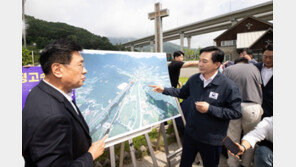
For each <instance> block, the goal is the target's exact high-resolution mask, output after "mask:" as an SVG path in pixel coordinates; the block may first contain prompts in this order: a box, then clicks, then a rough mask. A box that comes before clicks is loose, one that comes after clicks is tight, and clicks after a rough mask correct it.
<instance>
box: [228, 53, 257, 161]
mask: <svg viewBox="0 0 296 167" xmlns="http://www.w3.org/2000/svg"><path fill="white" fill-rule="evenodd" d="M248 62H249V61H248V59H246V58H245V57H241V58H239V59H236V60H235V61H234V63H235V64H234V65H233V66H231V67H228V68H226V69H225V70H224V71H223V73H222V74H224V75H225V76H226V77H228V78H229V79H231V80H232V81H233V82H235V83H236V84H237V85H238V87H239V89H240V93H241V96H242V103H241V109H242V117H241V118H240V119H236V120H231V121H230V123H229V127H228V130H227V136H229V137H230V138H231V139H232V140H234V141H235V142H240V139H241V133H242V132H243V134H247V133H248V132H250V131H251V130H253V129H254V128H255V126H256V125H257V124H258V123H259V122H260V120H261V116H262V114H263V110H262V108H261V104H262V90H261V85H262V80H261V75H260V72H259V70H258V69H257V68H256V67H255V66H254V65H252V64H249V63H248ZM253 155H254V150H253V149H249V150H248V151H247V152H246V153H245V154H244V155H243V157H242V162H241V164H240V162H239V161H238V160H237V159H236V158H234V157H232V156H228V160H227V163H228V165H229V166H230V167H239V166H240V165H241V166H244V167H250V166H251V163H252V161H253Z"/></svg>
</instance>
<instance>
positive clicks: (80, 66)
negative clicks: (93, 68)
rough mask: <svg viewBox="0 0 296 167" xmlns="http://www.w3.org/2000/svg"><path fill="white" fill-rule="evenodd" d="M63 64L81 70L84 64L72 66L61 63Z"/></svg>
mask: <svg viewBox="0 0 296 167" xmlns="http://www.w3.org/2000/svg"><path fill="white" fill-rule="evenodd" d="M63 65H65V66H70V67H74V68H77V67H78V68H80V70H81V71H83V69H84V68H85V66H84V64H80V65H78V66H73V65H69V64H63Z"/></svg>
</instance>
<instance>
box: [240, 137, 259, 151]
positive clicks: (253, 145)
mask: <svg viewBox="0 0 296 167" xmlns="http://www.w3.org/2000/svg"><path fill="white" fill-rule="evenodd" d="M242 140H246V141H247V142H249V143H250V145H251V146H252V148H254V147H255V144H256V143H257V141H256V139H254V138H253V137H252V136H248V135H246V136H244V137H243V139H242Z"/></svg>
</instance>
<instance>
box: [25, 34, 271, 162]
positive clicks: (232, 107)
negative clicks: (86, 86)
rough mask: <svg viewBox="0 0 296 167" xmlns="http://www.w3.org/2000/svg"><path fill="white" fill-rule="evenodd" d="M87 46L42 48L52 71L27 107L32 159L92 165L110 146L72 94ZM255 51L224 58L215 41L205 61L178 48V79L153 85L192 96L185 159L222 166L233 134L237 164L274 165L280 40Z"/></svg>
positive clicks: (204, 52) (173, 72) (46, 68)
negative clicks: (92, 130)
mask: <svg viewBox="0 0 296 167" xmlns="http://www.w3.org/2000/svg"><path fill="white" fill-rule="evenodd" d="M81 50H82V48H81V47H80V46H79V45H77V44H76V43H74V42H73V41H70V40H64V39H63V40H57V41H54V42H52V43H50V44H49V45H47V46H46V47H45V48H44V49H43V50H42V53H41V55H40V64H41V68H42V70H43V72H44V74H45V78H44V79H43V80H42V81H40V83H39V84H38V85H37V86H36V87H34V88H33V89H32V90H31V92H30V93H29V95H28V97H27V99H26V103H25V107H24V109H23V112H22V128H23V129H22V142H23V143H22V155H23V157H24V159H25V166H27V167H29V166H59V167H62V166H84V167H91V166H94V163H93V161H94V160H95V159H96V158H98V157H99V156H101V155H102V154H103V152H104V147H105V143H104V141H105V140H106V138H107V137H108V136H107V135H106V136H105V137H103V138H102V139H101V140H98V141H95V142H93V141H92V139H91V137H90V135H89V128H88V125H87V124H86V122H85V119H84V118H83V116H82V114H81V112H80V110H79V108H78V107H77V106H76V104H75V102H74V101H73V100H72V94H71V93H72V89H75V88H78V87H81V86H82V85H83V83H84V80H85V74H86V73H87V70H86V69H85V67H84V59H83V57H82V56H81V54H80V53H79V51H81ZM251 55H252V52H251V50H250V49H248V50H244V53H242V54H241V58H239V59H238V60H236V61H235V62H233V64H231V63H229V62H227V63H223V60H224V52H223V51H222V50H220V49H219V48H218V47H216V46H210V47H205V48H202V49H201V50H200V58H199V61H194V62H186V63H185V62H183V56H184V53H183V52H181V51H178V52H175V53H174V60H173V61H172V62H171V64H170V65H169V67H168V68H169V71H170V79H171V82H172V87H171V88H164V87H163V86H161V85H150V87H152V90H153V91H155V92H158V93H162V94H164V95H169V96H174V97H178V98H182V99H184V104H186V105H185V106H186V112H187V113H186V127H185V130H184V135H183V140H182V141H183V142H182V144H183V150H182V156H181V162H180V166H181V167H187V166H192V163H193V162H194V160H195V157H196V155H197V153H200V155H201V158H202V161H203V165H204V166H205V167H214V166H218V164H219V159H220V154H221V152H222V148H223V145H222V140H223V139H224V138H225V137H226V136H229V137H230V138H231V139H232V140H233V141H235V142H236V145H237V147H238V148H239V152H238V153H237V154H236V155H234V154H233V153H232V152H230V151H229V158H228V165H229V166H231V167H234V166H245V167H247V166H251V165H253V164H254V165H255V166H256V167H260V166H272V164H273V162H272V141H273V139H272V134H273V128H272V127H273V125H272V122H273V120H272V118H273V117H272V116H273V77H272V76H273V48H272V46H271V45H269V46H267V47H266V48H265V49H264V50H263V55H262V60H263V62H261V63H257V62H256V61H255V60H254V59H252V56H251ZM190 66H198V68H199V71H200V73H197V74H194V75H192V76H191V77H190V78H189V79H188V81H187V82H186V84H184V85H183V86H182V87H181V88H177V84H178V78H179V75H180V68H184V67H190ZM221 67H222V69H223V72H222V73H221V72H220V71H219V68H221ZM263 118H264V119H263ZM262 119H263V120H262ZM241 136H242V139H241ZM241 155H242V157H241V158H242V161H241V162H240V161H238V159H239V158H240V156H241ZM253 159H254V160H253Z"/></svg>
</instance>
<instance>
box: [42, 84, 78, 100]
mask: <svg viewBox="0 0 296 167" xmlns="http://www.w3.org/2000/svg"><path fill="white" fill-rule="evenodd" d="M42 80H43V82H45V83H46V84H48V85H49V86H51V87H53V88H55V89H56V90H57V91H59V92H60V93H61V94H62V95H64V96H65V97H66V98H67V100H69V101H70V102H72V100H73V99H72V96H73V92H72V91H70V92H69V93H65V92H63V91H62V90H60V89H59V88H57V87H55V86H53V85H52V84H50V83H49V82H47V81H45V79H42Z"/></svg>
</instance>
